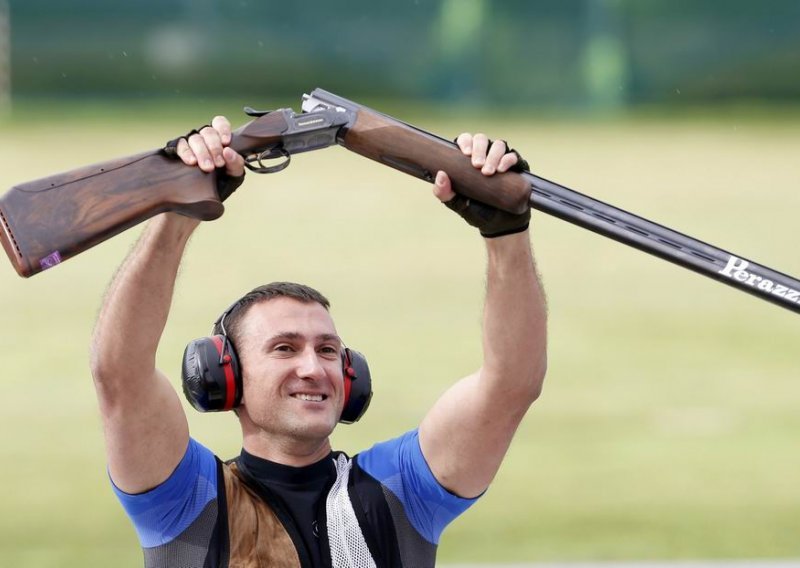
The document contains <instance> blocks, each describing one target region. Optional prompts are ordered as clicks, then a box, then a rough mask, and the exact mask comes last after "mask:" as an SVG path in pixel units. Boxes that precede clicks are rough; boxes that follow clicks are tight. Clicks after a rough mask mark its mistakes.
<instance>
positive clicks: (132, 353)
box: [92, 117, 546, 568]
mask: <svg viewBox="0 0 800 568" xmlns="http://www.w3.org/2000/svg"><path fill="white" fill-rule="evenodd" d="M230 137H231V133H230V124H229V123H228V121H227V120H226V119H224V118H223V117H217V118H215V119H214V121H213V122H212V126H210V127H205V128H203V129H202V130H201V131H200V132H199V133H194V134H192V135H190V136H189V137H188V138H181V139H178V140H177V141H174V143H172V144H171V145H168V147H167V149H166V150H167V152H168V153H169V154H173V155H175V156H177V157H178V158H180V159H182V160H183V161H184V162H185V163H186V164H187V165H189V166H196V167H199V168H201V169H202V170H203V171H206V172H211V171H214V169H215V168H218V169H219V170H220V172H223V173H224V174H225V176H223V177H226V178H227V179H228V180H229V182H228V183H227V184H225V185H222V186H221V187H220V195H221V197H223V198H224V197H227V196H229V195H230V193H231V192H232V191H233V190H234V189H235V187H236V185H238V183H240V178H241V177H242V176H243V173H244V169H243V160H242V157H241V156H239V155H238V154H236V152H234V151H233V150H231V149H230V148H228V147H227V145H228V144H229V143H230ZM457 143H458V145H459V147H460V148H461V150H462V152H463V153H464V155H465V158H464V159H465V160H471V162H472V164H473V166H474V167H476V168H479V169H480V170H481V171H482V173H483V174H484V175H487V176H490V175H494V174H495V173H498V172H504V171H506V170H508V169H509V168H513V167H515V166H516V165H517V163H518V159H519V156H518V155H517V154H516V153H515V152H513V151H508V149H507V147H506V145H505V143H504V142H502V141H498V142H495V143H490V142H489V141H488V140H487V138H486V137H485V136H483V135H475V136H472V135H468V134H462V135H461V136H459V138H458V141H457ZM231 180H232V181H231ZM434 194H435V196H436V197H437V198H438V199H439V200H440V201H442V202H443V203H445V205H447V207H449V208H450V209H452V210H454V211H455V212H457V213H458V214H460V215H461V216H462V217H464V219H465V220H466V221H467V222H468V223H469V224H471V225H473V226H475V227H477V228H478V229H479V230H480V232H481V234H482V235H483V236H484V237H485V243H486V249H487V256H488V262H487V265H488V267H487V285H486V300H485V306H484V320H483V353H484V359H483V364H482V366H481V367H480V369H478V370H477V371H475V372H474V373H473V374H471V375H469V376H467V377H465V378H463V379H461V380H459V381H457V382H455V383H454V384H453V386H452V387H451V388H450V389H449V390H448V391H447V392H445V393H444V394H443V395H442V397H441V398H440V399H439V400H438V401H437V402H436V403H435V405H434V406H433V408H431V409H430V410H429V412H428V413H427V415H426V416H425V418H424V419H423V421H422V423H421V424H420V426H419V427H418V428H416V429H414V430H411V431H409V432H406V433H404V434H401V435H399V436H398V437H397V438H395V439H392V440H389V441H383V442H379V443H377V444H375V445H374V446H373V447H371V448H369V449H367V450H365V451H363V452H361V453H359V454H357V455H356V456H354V457H352V458H351V457H348V456H347V455H345V454H344V453H342V452H336V451H333V450H332V448H331V445H330V440H329V436H330V434H331V432H332V431H333V429H334V428H335V427H336V425H337V423H338V422H340V421H341V422H353V421H356V420H358V418H360V417H361V415H362V414H363V413H364V412H365V411H366V408H367V406H368V404H369V399H370V396H371V388H370V378H369V373H368V369H367V366H366V361H365V360H364V359H363V357H362V356H361V355H360V354H358V353H357V352H354V351H350V350H349V349H347V348H346V347H345V346H344V344H343V342H342V340H341V338H340V337H339V335H338V334H337V332H336V327H335V325H334V322H333V319H332V318H331V315H330V312H329V311H328V309H329V302H328V300H327V299H326V298H325V297H324V296H323V295H322V294H320V293H319V292H318V291H316V290H314V289H312V288H310V287H307V286H304V285H301V284H295V283H287V282H274V283H272V284H267V285H265V286H260V287H258V288H256V289H254V290H252V291H251V292H249V293H247V294H246V295H245V296H243V297H242V298H240V299H239V300H237V301H236V302H234V303H233V304H232V305H231V306H230V307H229V308H228V309H226V310H225V311H224V312H223V313H222V315H221V316H220V318H219V319H218V321H217V323H216V325H215V328H214V336H213V337H209V338H201V339H198V340H195V341H193V342H191V343H190V344H189V346H188V347H187V349H186V353H185V354H184V363H183V385H184V392H185V394H186V395H187V397H188V398H189V400H190V402H191V403H192V405H193V406H195V407H196V408H198V409H200V410H228V409H233V410H234V411H235V412H236V414H237V415H238V418H239V422H240V424H241V429H242V452H241V454H240V456H238V457H237V458H236V459H234V460H230V461H228V462H223V461H222V460H220V459H219V458H217V457H216V456H215V455H214V454H213V452H212V451H211V450H209V449H207V448H206V447H205V446H203V445H202V444H201V443H199V442H198V441H196V440H194V439H193V438H191V437H190V435H189V428H188V423H187V420H186V415H185V414H184V411H183V407H182V405H181V403H180V400H179V398H178V396H177V393H176V392H175V390H174V389H173V388H172V386H171V383H170V382H169V380H168V378H167V377H166V376H165V375H164V374H162V373H161V372H160V371H159V370H158V369H157V368H156V366H155V356H156V350H157V347H158V343H159V340H160V337H161V334H162V332H163V329H164V326H165V325H166V321H167V317H168V314H169V309H170V304H171V301H172V295H173V291H174V286H175V279H176V274H177V271H178V266H179V264H180V260H181V258H182V256H183V253H184V250H185V247H186V244H187V242H188V240H189V237H190V236H191V234H192V233H193V231H194V230H195V229H196V227H197V225H198V221H196V220H193V219H190V218H187V217H181V216H179V215H175V214H171V213H167V214H163V215H160V216H159V217H157V218H155V219H153V220H152V221H151V222H150V223H149V225H148V226H147V228H146V229H145V231H144V233H143V234H142V236H141V238H140V239H139V241H138V243H137V245H136V246H135V247H134V249H133V251H132V252H131V254H130V255H129V256H128V258H127V259H126V260H125V262H124V263H123V265H122V266H121V268H120V269H119V271H118V273H117V275H116V276H115V278H114V280H113V281H112V284H111V286H110V288H109V291H108V293H107V295H106V298H105V301H104V304H103V308H102V310H101V312H100V316H99V318H98V322H97V326H96V328H95V333H94V339H93V344H92V374H93V376H94V379H95V386H96V390H97V395H98V399H99V404H100V409H101V414H102V417H103V425H104V432H105V437H106V447H107V454H108V469H109V475H110V477H111V480H112V482H113V485H114V491H115V493H116V494H117V496H118V497H119V499H120V501H121V502H122V504H123V506H124V507H125V510H126V511H127V513H128V515H129V516H130V518H131V520H132V522H133V524H134V526H135V528H136V531H137V533H138V536H139V540H140V543H141V545H142V547H143V549H144V557H145V565H146V566H149V567H155V566H164V567H191V568H195V567H196V568H203V567H217V566H221V567H225V566H229V567H251V566H253V567H255V566H285V567H298V566H304V567H312V566H314V567H315V566H333V567H343V566H353V567H372V566H379V567H383V566H398V567H401V566H405V567H413V568H424V567H427V566H433V565H434V563H435V557H436V547H437V545H438V542H439V537H440V535H441V533H442V531H443V530H444V528H445V527H446V526H447V524H448V523H449V522H450V521H452V520H453V519H454V518H455V517H457V516H458V515H459V514H461V513H462V512H463V511H465V510H466V509H467V508H468V507H469V506H470V505H471V504H472V503H473V502H474V501H475V499H477V498H478V497H479V496H480V494H481V493H482V492H483V491H485V490H486V488H487V487H488V485H489V483H490V482H491V481H492V479H493V478H494V476H495V474H496V473H497V470H498V468H499V466H500V463H501V461H502V459H503V457H504V456H505V453H506V451H507V449H508V446H509V444H510V443H511V439H512V437H513V435H514V432H515V431H516V429H517V426H518V425H519V422H520V420H521V419H522V418H523V416H524V414H525V413H526V411H527V410H528V408H529V406H530V405H531V404H532V403H533V401H534V400H535V399H536V398H537V397H538V395H539V393H540V390H541V385H542V381H543V378H544V373H545V367H546V355H545V345H546V330H545V320H546V317H545V306H544V297H543V293H542V289H541V286H540V284H539V280H538V277H537V275H536V271H535V268H534V262H533V256H532V252H531V247H530V241H529V234H528V223H529V217H530V216H529V213H526V214H524V215H510V214H507V213H503V212H499V211H497V210H495V209H493V208H491V207H487V206H485V205H482V204H480V203H476V202H471V201H469V200H467V199H464V198H463V197H461V196H459V195H456V194H455V193H454V192H453V191H452V189H451V187H450V181H449V178H448V177H447V175H446V174H445V173H444V172H439V173H438V174H437V176H436V183H435V186H434Z"/></svg>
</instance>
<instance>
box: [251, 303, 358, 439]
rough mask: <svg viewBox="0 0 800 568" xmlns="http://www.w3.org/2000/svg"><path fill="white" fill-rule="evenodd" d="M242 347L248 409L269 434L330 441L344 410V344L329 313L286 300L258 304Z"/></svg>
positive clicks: (319, 307) (253, 309)
mask: <svg viewBox="0 0 800 568" xmlns="http://www.w3.org/2000/svg"><path fill="white" fill-rule="evenodd" d="M239 343H241V344H242V345H237V350H238V354H239V356H240V358H241V363H242V375H243V389H244V397H243V399H242V403H243V406H244V408H245V410H246V412H247V414H248V416H249V417H250V419H251V420H252V421H253V422H254V423H255V424H256V425H257V426H258V427H259V428H261V429H262V430H264V431H265V433H267V434H275V435H280V436H288V437H291V438H296V439H297V440H298V441H315V440H319V439H323V438H326V437H327V436H329V435H330V433H331V432H332V431H333V429H334V427H335V426H336V424H337V422H338V421H339V416H340V415H341V412H342V407H343V405H344V388H343V375H342V360H341V351H342V343H341V340H340V339H339V336H338V335H337V334H336V328H335V327H334V325H333V319H332V318H331V316H330V314H329V313H328V311H327V310H326V309H325V308H324V307H323V306H322V305H320V304H318V303H316V302H309V303H303V302H300V301H298V300H295V299H292V298H286V297H280V298H273V299H271V300H267V301H263V302H259V303H257V304H254V305H252V306H251V307H250V308H249V309H248V311H247V313H246V314H245V316H244V318H243V320H242V327H241V334H240V339H239Z"/></svg>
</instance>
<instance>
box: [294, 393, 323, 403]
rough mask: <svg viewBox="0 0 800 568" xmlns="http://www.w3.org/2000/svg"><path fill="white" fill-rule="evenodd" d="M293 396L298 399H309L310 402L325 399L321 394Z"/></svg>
mask: <svg viewBox="0 0 800 568" xmlns="http://www.w3.org/2000/svg"><path fill="white" fill-rule="evenodd" d="M294 397H295V398H299V399H300V400H310V401H312V402H322V401H323V400H325V397H324V396H323V395H321V394H296V395H294Z"/></svg>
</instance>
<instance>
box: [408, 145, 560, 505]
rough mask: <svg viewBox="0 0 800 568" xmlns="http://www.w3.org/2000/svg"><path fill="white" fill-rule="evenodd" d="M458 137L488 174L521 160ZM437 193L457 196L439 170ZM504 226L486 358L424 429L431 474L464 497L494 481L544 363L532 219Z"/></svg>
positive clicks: (494, 246)
mask: <svg viewBox="0 0 800 568" xmlns="http://www.w3.org/2000/svg"><path fill="white" fill-rule="evenodd" d="M458 143H459V146H460V147H461V149H462V151H463V152H464V153H465V154H466V155H468V156H471V160H472V164H473V166H475V167H476V168H480V169H481V171H482V172H483V173H484V175H493V174H494V173H496V172H502V171H505V170H507V169H508V168H509V167H510V166H511V165H513V164H514V163H515V162H516V158H517V156H516V155H515V154H513V153H504V152H506V150H507V148H506V146H505V144H504V143H503V142H497V143H495V144H493V145H492V146H491V148H489V147H488V142H487V141H486V137H485V136H482V135H476V136H475V137H474V138H473V137H471V136H467V137H465V135H462V136H461V137H459V140H458ZM434 193H435V194H436V196H437V197H438V198H439V199H440V200H441V201H443V202H450V201H451V200H452V199H453V198H454V197H456V196H455V194H454V193H453V191H452V189H451V188H450V181H449V179H448V178H447V176H446V175H444V174H443V173H441V172H440V173H439V174H438V175H437V179H436V185H435V188H434ZM462 215H463V213H462ZM468 221H469V219H468ZM470 223H471V224H475V223H472V222H471V221H470ZM476 226H478V227H479V228H481V232H482V233H483V234H484V236H485V235H486V232H484V230H483V228H482V227H480V225H479V224H476ZM500 233H501V235H502V236H495V237H490V238H485V243H486V250H487V257H488V260H487V264H488V266H487V282H486V300H485V306H484V314H483V365H482V366H481V368H480V369H478V371H476V372H475V373H473V374H472V375H469V376H467V377H465V378H463V379H461V380H460V381H458V382H457V383H456V384H455V385H453V386H452V387H451V388H450V389H448V390H447V391H446V392H445V393H444V394H443V395H442V397H441V398H440V399H439V400H438V401H437V402H436V403H435V404H434V406H433V408H432V409H431V410H430V411H429V412H428V414H427V415H426V416H425V418H424V419H423V421H422V424H421V425H420V429H419V440H420V446H421V449H422V453H423V455H424V457H425V460H426V461H427V463H428V465H429V466H430V468H431V471H432V472H433V474H434V476H435V477H436V479H437V480H438V481H439V483H441V484H442V485H443V486H444V487H445V488H447V489H448V490H449V491H450V492H452V493H455V494H456V495H459V496H461V497H475V496H477V495H479V494H481V493H482V492H483V491H484V490H485V489H486V488H487V487H488V486H489V483H490V482H491V481H492V479H493V478H494V476H495V474H496V473H497V470H498V469H499V467H500V463H501V462H502V460H503V457H504V456H505V454H506V451H507V450H508V447H509V445H510V443H511V439H512V438H513V436H514V433H515V432H516V430H517V427H518V426H519V423H520V421H521V420H522V418H523V416H524V415H525V413H526V412H527V410H528V408H529V407H530V405H531V404H532V403H533V402H534V401H535V400H536V399H537V397H538V396H539V393H540V392H541V388H542V382H543V380H544V375H545V370H546V367H547V355H546V343H547V332H546V319H547V317H546V315H547V314H546V306H545V298H544V292H543V290H542V286H541V284H540V282H539V278H538V275H537V272H536V267H535V264H534V259H533V253H532V250H531V245H530V235H529V232H528V230H527V224H526V225H525V226H524V229H523V230H519V229H518V228H517V229H514V230H512V231H505V232H503V231H501V232H500ZM508 233H510V234H508Z"/></svg>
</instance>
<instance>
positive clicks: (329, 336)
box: [266, 331, 342, 343]
mask: <svg viewBox="0 0 800 568" xmlns="http://www.w3.org/2000/svg"><path fill="white" fill-rule="evenodd" d="M303 337H304V336H303V334H302V333H298V332H296V331H279V332H278V333H276V334H275V335H273V336H272V337H270V338H268V339H267V340H266V341H267V343H271V342H273V341H280V340H289V341H291V340H297V339H303ZM314 339H315V340H317V341H334V342H336V343H342V339H341V338H340V337H339V336H338V335H336V334H335V333H320V334H319V335H317V336H315V337H314Z"/></svg>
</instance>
